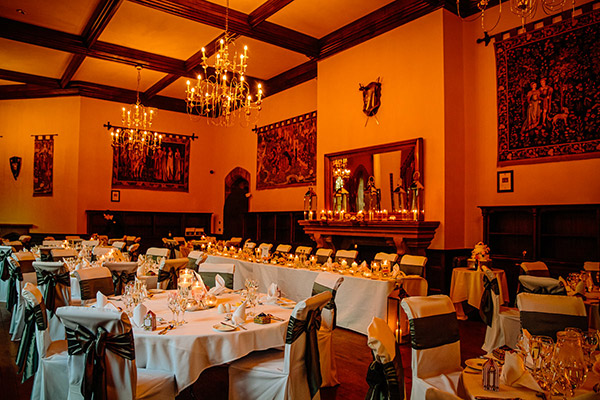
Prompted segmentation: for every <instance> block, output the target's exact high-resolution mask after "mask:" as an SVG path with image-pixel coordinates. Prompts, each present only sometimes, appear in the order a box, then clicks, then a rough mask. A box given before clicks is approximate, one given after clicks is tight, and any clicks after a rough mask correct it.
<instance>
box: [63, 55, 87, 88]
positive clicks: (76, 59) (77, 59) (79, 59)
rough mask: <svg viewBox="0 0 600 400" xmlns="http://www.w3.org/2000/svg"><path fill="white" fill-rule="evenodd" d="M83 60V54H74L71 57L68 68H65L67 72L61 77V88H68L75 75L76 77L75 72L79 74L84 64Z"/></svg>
mask: <svg viewBox="0 0 600 400" xmlns="http://www.w3.org/2000/svg"><path fill="white" fill-rule="evenodd" d="M83 60H85V56H84V55H83V54H73V55H72V56H71V59H70V60H69V64H68V65H67V68H65V72H63V75H62V76H61V77H60V87H61V88H64V87H66V86H67V85H68V84H69V82H71V79H72V78H73V75H75V72H77V70H78V69H79V67H80V66H81V64H82V63H83Z"/></svg>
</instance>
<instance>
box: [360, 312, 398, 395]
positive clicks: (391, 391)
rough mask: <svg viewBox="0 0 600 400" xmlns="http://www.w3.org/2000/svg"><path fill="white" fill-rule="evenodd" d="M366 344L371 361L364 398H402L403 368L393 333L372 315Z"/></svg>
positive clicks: (384, 323) (383, 322) (379, 319)
mask: <svg viewBox="0 0 600 400" xmlns="http://www.w3.org/2000/svg"><path fill="white" fill-rule="evenodd" d="M367 345H368V346H369V348H370V349H371V354H372V355H373V361H372V362H371V364H370V365H369V369H368V370H367V383H368V384H369V390H368V391H367V395H366V397H365V399H369V400H371V399H387V400H402V399H404V398H405V393H404V370H403V368H402V360H401V357H400V351H399V350H398V347H397V345H396V339H395V337H394V333H393V332H392V330H391V329H390V327H389V326H388V324H387V323H386V322H385V321H384V320H382V319H381V318H377V317H373V319H372V320H371V323H370V324H369V327H368V328H367Z"/></svg>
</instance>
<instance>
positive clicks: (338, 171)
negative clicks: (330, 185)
mask: <svg viewBox="0 0 600 400" xmlns="http://www.w3.org/2000/svg"><path fill="white" fill-rule="evenodd" d="M331 163H332V167H333V176H334V178H335V190H338V189H341V188H342V187H344V181H345V180H346V179H348V178H349V177H350V174H351V172H352V171H350V170H349V169H348V159H347V158H338V159H337V160H333V161H332V162H331Z"/></svg>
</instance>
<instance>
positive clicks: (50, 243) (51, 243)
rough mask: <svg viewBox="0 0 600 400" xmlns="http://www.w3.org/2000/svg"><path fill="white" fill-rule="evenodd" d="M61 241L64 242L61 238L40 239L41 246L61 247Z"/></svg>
mask: <svg viewBox="0 0 600 400" xmlns="http://www.w3.org/2000/svg"><path fill="white" fill-rule="evenodd" d="M63 243H64V242H63V241H62V240H43V241H42V246H46V247H62V245H63Z"/></svg>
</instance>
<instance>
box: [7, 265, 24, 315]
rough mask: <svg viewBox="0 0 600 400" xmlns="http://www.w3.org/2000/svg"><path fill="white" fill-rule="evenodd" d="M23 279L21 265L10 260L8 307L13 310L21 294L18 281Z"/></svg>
mask: <svg viewBox="0 0 600 400" xmlns="http://www.w3.org/2000/svg"><path fill="white" fill-rule="evenodd" d="M22 280H23V273H22V272H21V267H20V266H19V265H18V262H17V265H15V264H13V263H11V262H9V263H8V291H7V292H6V308H7V309H8V311H10V312H12V311H13V308H14V307H15V306H16V305H17V302H18V300H19V294H18V293H17V282H21V281H22Z"/></svg>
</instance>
